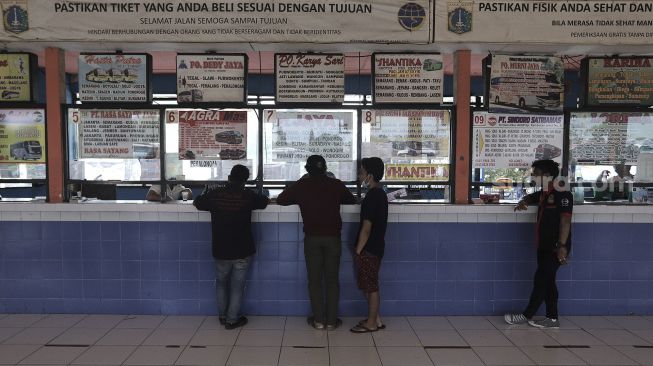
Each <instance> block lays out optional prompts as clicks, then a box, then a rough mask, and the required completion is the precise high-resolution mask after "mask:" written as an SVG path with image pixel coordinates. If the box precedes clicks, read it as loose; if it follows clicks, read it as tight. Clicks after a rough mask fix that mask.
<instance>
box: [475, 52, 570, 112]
mask: <svg viewBox="0 0 653 366" xmlns="http://www.w3.org/2000/svg"><path fill="white" fill-rule="evenodd" d="M491 58H492V67H491V71H490V80H489V84H490V85H489V93H488V95H489V96H488V105H489V109H490V112H495V113H515V112H517V113H527V112H528V111H533V110H534V111H538V112H550V113H562V108H563V106H564V89H565V86H564V75H565V68H564V63H563V62H562V58H560V57H548V56H502V55H492V56H491Z"/></svg>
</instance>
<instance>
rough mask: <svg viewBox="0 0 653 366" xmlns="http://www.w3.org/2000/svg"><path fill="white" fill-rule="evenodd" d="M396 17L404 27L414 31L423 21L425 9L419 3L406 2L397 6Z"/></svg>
mask: <svg viewBox="0 0 653 366" xmlns="http://www.w3.org/2000/svg"><path fill="white" fill-rule="evenodd" d="M398 19H399V24H401V26H402V27H404V29H406V30H409V31H414V30H417V28H419V27H420V26H421V25H422V23H424V19H426V10H425V9H424V7H423V6H421V5H419V4H415V3H407V4H406V5H404V6H402V7H401V8H399V14H398Z"/></svg>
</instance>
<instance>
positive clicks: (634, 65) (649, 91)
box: [585, 57, 653, 107]
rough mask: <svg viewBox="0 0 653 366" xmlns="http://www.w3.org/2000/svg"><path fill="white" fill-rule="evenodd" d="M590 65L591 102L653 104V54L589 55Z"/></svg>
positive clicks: (614, 104)
mask: <svg viewBox="0 0 653 366" xmlns="http://www.w3.org/2000/svg"><path fill="white" fill-rule="evenodd" d="M585 63H586V65H587V69H586V70H587V71H586V75H587V97H586V99H585V104H586V105H588V106H630V107H639V106H650V105H653V66H652V65H651V64H652V63H653V58H651V57H614V58H589V59H587V60H585Z"/></svg>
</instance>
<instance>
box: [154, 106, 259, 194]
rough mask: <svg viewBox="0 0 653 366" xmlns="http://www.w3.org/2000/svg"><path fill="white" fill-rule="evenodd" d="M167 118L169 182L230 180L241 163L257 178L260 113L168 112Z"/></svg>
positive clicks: (237, 111) (245, 111)
mask: <svg viewBox="0 0 653 366" xmlns="http://www.w3.org/2000/svg"><path fill="white" fill-rule="evenodd" d="M165 119H166V120H165V148H166V179H167V180H168V181H187V182H188V181H226V180H227V179H228V177H229V172H231V168H232V167H233V166H234V165H237V164H240V165H244V166H246V167H248V168H249V170H250V172H252V175H251V176H250V180H254V179H255V178H256V175H257V172H258V139H259V132H258V115H257V111H256V110H253V109H247V110H235V109H234V110H232V109H222V110H218V109H167V110H166V111H165Z"/></svg>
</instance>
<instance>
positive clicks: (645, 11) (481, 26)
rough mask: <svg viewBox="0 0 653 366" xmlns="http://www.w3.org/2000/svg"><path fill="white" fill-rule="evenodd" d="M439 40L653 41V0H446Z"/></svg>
mask: <svg viewBox="0 0 653 366" xmlns="http://www.w3.org/2000/svg"><path fill="white" fill-rule="evenodd" d="M435 6H436V8H435V42H456V43H458V42H470V43H473V42H482V43H545V44H556V43H557V44H582V45H586V44H603V45H621V44H650V43H651V41H652V40H653V2H651V1H638V0H631V1H611V0H594V1H559V0H544V1H530V0H498V1H480V0H441V1H437V2H436V5H435Z"/></svg>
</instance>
